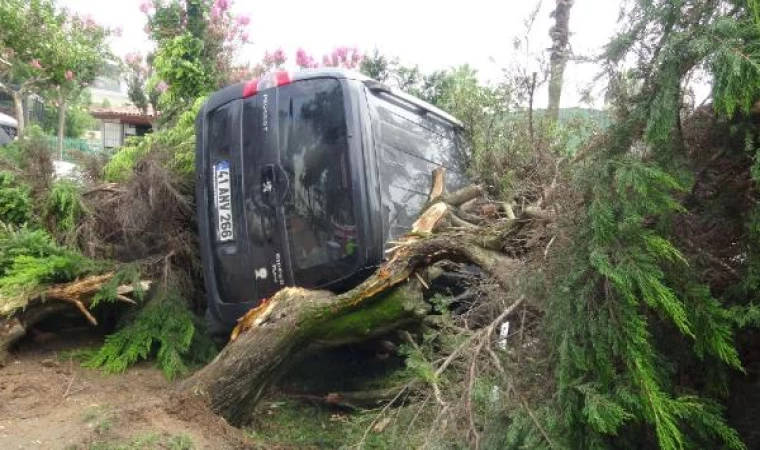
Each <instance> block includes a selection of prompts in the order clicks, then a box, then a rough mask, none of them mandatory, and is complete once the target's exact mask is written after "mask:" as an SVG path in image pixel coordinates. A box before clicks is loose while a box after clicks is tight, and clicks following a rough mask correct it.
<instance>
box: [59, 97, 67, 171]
mask: <svg viewBox="0 0 760 450" xmlns="http://www.w3.org/2000/svg"><path fill="white" fill-rule="evenodd" d="M65 131H66V97H65V96H64V95H63V90H61V93H60V94H59V96H58V157H59V158H60V160H61V161H63V137H64V134H65V133H64V132H65Z"/></svg>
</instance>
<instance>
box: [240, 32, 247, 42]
mask: <svg viewBox="0 0 760 450" xmlns="http://www.w3.org/2000/svg"><path fill="white" fill-rule="evenodd" d="M248 39H249V36H248V33H243V34H241V35H240V40H241V41H243V43H244V44H247V43H248Z"/></svg>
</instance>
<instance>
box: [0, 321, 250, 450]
mask: <svg viewBox="0 0 760 450" xmlns="http://www.w3.org/2000/svg"><path fill="white" fill-rule="evenodd" d="M99 343H102V336H99V335H97V334H94V333H92V332H91V331H89V330H81V329H80V330H78V331H73V332H67V333H65V335H61V334H58V335H49V334H47V333H43V332H36V333H34V335H33V337H32V338H30V339H29V340H28V341H26V342H24V343H22V344H21V345H20V346H19V348H17V349H16V351H15V352H14V353H13V354H12V355H11V358H9V360H8V363H7V365H6V367H0V449H4V450H5V449H7V450H11V449H51V450H59V449H67V450H70V449H71V450H73V449H82V450H86V449H91V448H109V447H108V444H109V443H112V444H113V446H114V447H115V448H118V447H116V445H117V444H118V443H123V442H130V441H133V440H135V439H140V437H141V436H151V435H152V436H154V437H155V436H159V437H161V439H159V441H160V443H162V442H168V441H169V440H170V438H174V439H176V440H184V441H186V442H190V441H191V442H192V447H191V448H195V449H242V448H258V447H257V446H255V445H254V444H253V443H252V442H250V441H248V440H247V439H246V437H245V436H244V434H243V433H242V431H240V430H238V429H236V428H233V427H231V426H229V425H228V424H227V423H226V422H225V421H224V420H223V419H221V418H219V417H217V416H215V415H213V414H211V413H209V412H208V411H207V410H206V409H205V408H200V407H197V405H192V404H188V402H184V403H181V402H179V401H177V400H175V399H173V397H172V392H173V383H171V382H169V381H167V380H166V379H165V378H164V377H163V375H162V374H161V372H160V371H158V370H157V369H155V368H154V367H153V366H151V365H149V364H140V365H137V366H136V367H133V368H131V369H129V370H128V371H127V372H126V373H124V374H120V375H107V374H104V373H102V372H100V371H96V370H90V369H85V368H82V367H81V366H80V364H79V363H77V362H76V361H74V360H72V359H71V358H67V357H66V356H65V355H66V351H68V350H72V349H76V348H82V347H85V346H92V345H97V344H99ZM156 445H159V444H151V446H149V447H136V448H155V447H154V446H156ZM128 448H132V447H128ZM158 448H165V447H163V444H161V445H159V446H158ZM171 448H175V447H171ZM179 448H188V447H179Z"/></svg>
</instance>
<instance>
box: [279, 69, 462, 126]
mask: <svg viewBox="0 0 760 450" xmlns="http://www.w3.org/2000/svg"><path fill="white" fill-rule="evenodd" d="M292 77H293V80H294V81H295V80H308V79H312V78H324V77H332V78H342V79H347V80H357V81H360V82H362V83H364V84H366V85H367V87H368V88H369V89H370V90H373V91H375V92H378V91H379V92H382V93H384V94H386V95H390V96H393V97H395V98H397V99H398V100H401V101H403V102H406V103H409V104H411V105H413V106H416V107H417V108H420V109H422V110H423V111H425V112H429V113H432V114H434V115H436V116H438V117H439V118H440V119H443V120H445V121H447V122H450V123H452V124H454V125H455V126H457V127H460V128H464V125H463V124H462V122H460V121H459V120H458V119H457V118H456V117H454V116H452V115H451V114H449V113H447V112H445V111H443V110H441V109H439V108H437V107H435V106H433V105H431V104H430V103H428V102H426V101H424V100H421V99H419V98H417V97H414V96H412V95H409V94H407V93H406V92H404V91H402V90H400V89H396V88H394V87H391V86H388V85H385V84H383V83H381V82H379V81H377V80H374V79H372V78H370V77H368V76H366V75H364V74H362V73H359V72H355V71H353V70H348V69H341V68H337V67H320V68H316V69H302V70H299V71H297V72H293V75H292Z"/></svg>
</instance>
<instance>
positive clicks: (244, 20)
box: [235, 16, 251, 27]
mask: <svg viewBox="0 0 760 450" xmlns="http://www.w3.org/2000/svg"><path fill="white" fill-rule="evenodd" d="M235 21H236V22H237V24H238V26H241V27H244V26H246V25H248V24H249V23H251V18H250V17H248V16H238V17H237V19H236V20H235Z"/></svg>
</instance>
